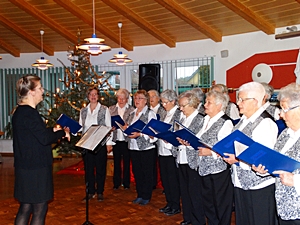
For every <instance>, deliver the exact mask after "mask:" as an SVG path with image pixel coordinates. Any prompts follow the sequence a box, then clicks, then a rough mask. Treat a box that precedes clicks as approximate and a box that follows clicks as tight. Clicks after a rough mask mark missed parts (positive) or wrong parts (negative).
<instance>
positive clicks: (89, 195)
mask: <svg viewBox="0 0 300 225" xmlns="http://www.w3.org/2000/svg"><path fill="white" fill-rule="evenodd" d="M92 198H95V194H88V200H91V199H92ZM81 202H86V197H84V198H83V199H82V200H81Z"/></svg>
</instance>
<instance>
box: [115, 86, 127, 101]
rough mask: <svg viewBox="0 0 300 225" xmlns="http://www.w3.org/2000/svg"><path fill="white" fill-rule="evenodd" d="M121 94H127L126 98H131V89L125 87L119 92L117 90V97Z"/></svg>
mask: <svg viewBox="0 0 300 225" xmlns="http://www.w3.org/2000/svg"><path fill="white" fill-rule="evenodd" d="M119 95H125V98H127V99H128V98H129V95H130V93H129V91H128V90H127V89H125V88H120V89H119V90H118V91H117V92H116V97H118V96H119Z"/></svg>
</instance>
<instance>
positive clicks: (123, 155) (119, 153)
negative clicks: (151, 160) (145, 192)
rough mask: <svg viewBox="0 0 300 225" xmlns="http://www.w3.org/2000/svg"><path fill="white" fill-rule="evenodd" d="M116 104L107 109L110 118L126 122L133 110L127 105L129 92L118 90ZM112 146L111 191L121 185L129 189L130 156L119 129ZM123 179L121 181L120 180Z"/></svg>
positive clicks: (115, 131)
mask: <svg viewBox="0 0 300 225" xmlns="http://www.w3.org/2000/svg"><path fill="white" fill-rule="evenodd" d="M116 96H117V104H116V105H113V106H110V107H109V112H110V115H111V116H116V115H120V117H121V118H122V119H123V120H124V121H127V120H128V117H129V114H130V113H131V112H132V111H133V110H134V108H133V106H131V105H129V104H128V98H129V91H128V90H126V89H124V88H120V89H119V90H118V91H117V93H116ZM112 141H113V142H114V143H115V145H113V155H114V175H113V183H114V187H113V189H114V190H116V189H118V188H119V187H120V185H121V184H122V185H123V187H124V189H129V187H130V154H129V149H128V143H127V141H126V140H125V137H124V134H123V132H122V131H121V130H120V129H116V130H114V131H113V139H112ZM121 161H122V162H123V176H121V170H122V169H121ZM121 177H122V178H123V179H122V178H121Z"/></svg>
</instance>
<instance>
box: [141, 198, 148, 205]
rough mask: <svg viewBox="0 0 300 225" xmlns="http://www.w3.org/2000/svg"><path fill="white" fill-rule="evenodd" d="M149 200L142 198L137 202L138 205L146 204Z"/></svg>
mask: <svg viewBox="0 0 300 225" xmlns="http://www.w3.org/2000/svg"><path fill="white" fill-rule="evenodd" d="M149 202H150V199H142V200H141V201H140V202H139V204H140V205H147V204H148V203H149Z"/></svg>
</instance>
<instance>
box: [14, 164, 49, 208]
mask: <svg viewBox="0 0 300 225" xmlns="http://www.w3.org/2000/svg"><path fill="white" fill-rule="evenodd" d="M14 197H15V198H16V199H17V200H18V201H19V202H22V203H42V202H47V201H49V200H51V199H53V175H52V166H48V167H44V168H40V169H34V170H26V169H20V168H16V169H15V192H14Z"/></svg>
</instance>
